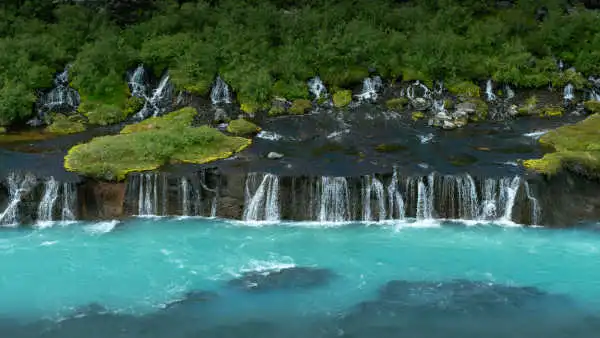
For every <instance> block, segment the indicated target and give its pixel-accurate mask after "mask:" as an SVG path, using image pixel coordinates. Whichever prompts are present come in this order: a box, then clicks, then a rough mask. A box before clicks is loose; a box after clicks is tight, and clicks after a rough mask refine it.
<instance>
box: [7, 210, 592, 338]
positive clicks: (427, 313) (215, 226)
mask: <svg viewBox="0 0 600 338" xmlns="http://www.w3.org/2000/svg"><path fill="white" fill-rule="evenodd" d="M44 226H45V227H44V228H39V227H38V228H34V229H25V228H12V229H11V228H5V229H0V271H1V272H2V274H1V275H0V299H1V300H2V301H1V302H0V337H11V338H20V337H32V338H33V337H61V338H67V337H168V338H178V337H203V338H204V337H310V336H312V337H457V338H458V337H460V338H465V337H528V338H530V337H533V336H539V337H550V338H552V337H570V338H573V337H597V334H598V332H600V331H599V330H600V316H598V314H599V313H600V312H599V311H598V310H600V269H598V261H599V258H600V233H597V232H596V231H595V230H594V228H590V227H587V228H578V229H570V230H549V229H543V228H522V227H519V226H514V225H513V226H502V225H500V224H491V223H488V224H485V223H479V224H476V223H469V224H466V223H464V222H462V223H460V222H455V223H450V222H440V221H423V222H415V221H411V220H408V221H405V222H390V223H372V224H359V223H356V224H355V223H348V224H322V223H271V224H261V223H241V222H233V221H223V220H218V219H204V218H178V219H177V218H136V219H131V220H127V221H121V222H118V221H112V222H96V223H84V222H76V223H68V224H64V223H63V224H61V223H52V224H44Z"/></svg>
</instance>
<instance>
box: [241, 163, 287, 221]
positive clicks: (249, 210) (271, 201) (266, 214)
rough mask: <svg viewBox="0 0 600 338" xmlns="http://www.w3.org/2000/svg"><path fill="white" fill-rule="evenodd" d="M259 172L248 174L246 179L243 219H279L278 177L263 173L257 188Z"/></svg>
mask: <svg viewBox="0 0 600 338" xmlns="http://www.w3.org/2000/svg"><path fill="white" fill-rule="evenodd" d="M258 175H259V174H250V175H249V176H248V178H247V180H246V189H245V195H246V202H245V203H244V204H245V205H244V215H243V220H244V221H271V222H275V221H279V220H280V212H279V177H278V176H277V175H273V174H264V175H263V176H262V180H261V182H260V185H259V186H258V188H256V190H255V191H252V186H253V185H256V180H257V177H258Z"/></svg>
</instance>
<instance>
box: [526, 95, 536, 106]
mask: <svg viewBox="0 0 600 338" xmlns="http://www.w3.org/2000/svg"><path fill="white" fill-rule="evenodd" d="M537 103H538V99H537V96H535V95H531V96H530V97H528V98H527V100H525V104H526V105H527V106H530V107H535V105H537Z"/></svg>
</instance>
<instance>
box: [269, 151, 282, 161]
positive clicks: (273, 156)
mask: <svg viewBox="0 0 600 338" xmlns="http://www.w3.org/2000/svg"><path fill="white" fill-rule="evenodd" d="M267 158H268V159H270V160H278V159H280V158H283V154H281V153H277V152H274V151H272V152H270V153H268V154H267Z"/></svg>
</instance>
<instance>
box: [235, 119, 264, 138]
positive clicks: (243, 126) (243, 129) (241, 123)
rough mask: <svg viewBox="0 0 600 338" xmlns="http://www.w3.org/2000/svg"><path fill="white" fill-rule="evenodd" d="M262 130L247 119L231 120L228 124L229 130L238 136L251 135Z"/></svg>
mask: <svg viewBox="0 0 600 338" xmlns="http://www.w3.org/2000/svg"><path fill="white" fill-rule="evenodd" d="M259 131H260V128H259V127H258V126H257V125H256V124H254V123H252V122H250V121H247V120H245V119H237V120H233V121H231V122H229V125H227V132H229V133H231V134H233V135H237V136H249V135H254V134H256V133H258V132H259Z"/></svg>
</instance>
